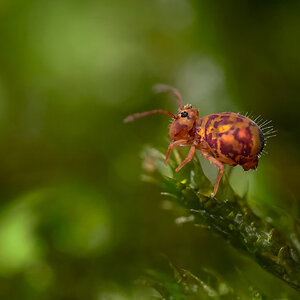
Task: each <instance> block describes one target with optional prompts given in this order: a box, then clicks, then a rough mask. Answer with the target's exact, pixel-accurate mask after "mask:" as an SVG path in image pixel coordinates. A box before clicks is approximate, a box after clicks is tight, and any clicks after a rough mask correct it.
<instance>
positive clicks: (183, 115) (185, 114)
mask: <svg viewBox="0 0 300 300" xmlns="http://www.w3.org/2000/svg"><path fill="white" fill-rule="evenodd" d="M188 115H189V114H188V112H187V111H184V112H182V113H181V117H182V118H186V117H187V116H188Z"/></svg>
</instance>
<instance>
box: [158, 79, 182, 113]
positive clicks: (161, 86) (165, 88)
mask: <svg viewBox="0 0 300 300" xmlns="http://www.w3.org/2000/svg"><path fill="white" fill-rule="evenodd" d="M153 91H154V92H155V93H171V94H173V95H175V96H176V98H177V101H178V107H179V110H182V108H183V106H182V99H181V95H180V93H179V92H178V91H177V90H176V89H175V88H173V87H172V86H169V85H166V84H161V83H159V84H156V85H154V86H153Z"/></svg>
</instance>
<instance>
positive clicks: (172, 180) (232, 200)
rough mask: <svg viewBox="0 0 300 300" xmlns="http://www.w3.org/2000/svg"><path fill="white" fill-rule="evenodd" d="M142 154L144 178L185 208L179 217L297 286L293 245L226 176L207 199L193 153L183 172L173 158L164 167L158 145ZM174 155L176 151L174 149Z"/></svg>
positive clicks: (208, 187)
mask: <svg viewBox="0 0 300 300" xmlns="http://www.w3.org/2000/svg"><path fill="white" fill-rule="evenodd" d="M143 156H144V157H145V161H144V169H145V170H146V171H147V173H148V177H146V178H145V179H150V180H154V181H155V182H156V183H157V184H158V185H159V186H160V188H161V189H162V191H163V194H164V195H165V196H168V198H169V199H170V201H172V202H173V203H176V204H177V205H179V206H181V207H183V208H184V209H185V216H184V217H182V218H181V220H182V221H192V222H193V223H194V224H195V226H201V227H202V228H206V229H207V230H209V231H212V232H214V233H218V234H220V235H221V236H223V237H224V238H225V239H226V240H228V241H229V242H230V243H231V244H232V245H233V246H234V247H236V248H238V249H240V250H243V251H244V253H247V254H248V255H249V256H250V257H251V258H252V259H254V260H255V261H256V262H257V263H258V264H259V265H260V266H261V267H263V268H264V269H265V270H267V271H268V272H270V273H272V274H273V275H275V276H277V277H278V278H280V279H281V280H283V281H285V282H286V283H287V284H289V285H290V286H292V287H293V288H295V289H296V290H298V291H300V263H299V253H298V252H297V250H296V248H295V247H294V246H293V245H292V244H291V242H290V241H289V239H288V238H286V237H285V236H284V235H283V234H282V233H281V232H280V231H279V230H278V229H277V228H275V227H274V226H272V225H271V224H269V223H267V222H265V221H264V220H263V219H261V218H259V217H258V216H256V215H255V214H254V213H253V211H252V209H251V208H250V207H249V205H248V204H247V200H246V199H245V198H241V197H239V196H238V195H236V194H235V193H234V191H233V189H232V188H231V187H230V185H229V182H228V179H227V178H226V177H225V178H224V180H223V182H222V185H221V186H220V188H219V192H218V194H217V196H216V197H215V198H211V197H209V196H207V195H208V194H209V192H210V190H211V185H210V183H209V181H208V179H207V178H206V177H205V175H204V173H203V171H202V168H201V165H200V162H199V160H198V159H197V158H196V159H194V160H193V162H192V163H190V164H188V165H187V166H186V167H185V168H184V171H183V172H178V173H176V172H175V162H171V163H170V166H168V167H165V166H163V164H162V162H163V154H161V153H160V152H158V151H157V150H155V149H151V148H147V149H146V150H145V152H144V155H143ZM175 157H177V158H178V157H180V155H179V154H178V153H175ZM149 174H150V175H149ZM166 174H168V175H170V174H171V176H167V175H166Z"/></svg>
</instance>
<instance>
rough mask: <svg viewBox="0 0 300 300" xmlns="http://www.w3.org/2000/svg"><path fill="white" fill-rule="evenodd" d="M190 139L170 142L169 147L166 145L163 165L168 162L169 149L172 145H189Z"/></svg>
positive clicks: (170, 149)
mask: <svg viewBox="0 0 300 300" xmlns="http://www.w3.org/2000/svg"><path fill="white" fill-rule="evenodd" d="M191 142H192V140H178V141H175V142H172V143H170V145H169V147H168V151H167V155H166V158H165V165H166V164H167V163H168V160H169V157H170V154H171V151H172V149H173V148H174V147H176V146H190V144H191Z"/></svg>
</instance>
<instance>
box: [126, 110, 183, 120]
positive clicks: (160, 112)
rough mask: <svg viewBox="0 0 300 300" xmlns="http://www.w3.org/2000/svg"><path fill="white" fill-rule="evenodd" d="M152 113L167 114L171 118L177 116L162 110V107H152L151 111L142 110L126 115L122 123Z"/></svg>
mask: <svg viewBox="0 0 300 300" xmlns="http://www.w3.org/2000/svg"><path fill="white" fill-rule="evenodd" d="M153 114H163V115H169V116H171V117H172V118H173V119H177V118H178V117H177V116H175V115H173V114H172V113H170V112H169V111H166V110H162V109H154V110H151V111H145V112H142V113H137V114H133V115H130V116H128V117H126V118H125V119H124V123H128V122H132V121H134V120H135V119H138V118H143V117H146V116H148V115H153Z"/></svg>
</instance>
